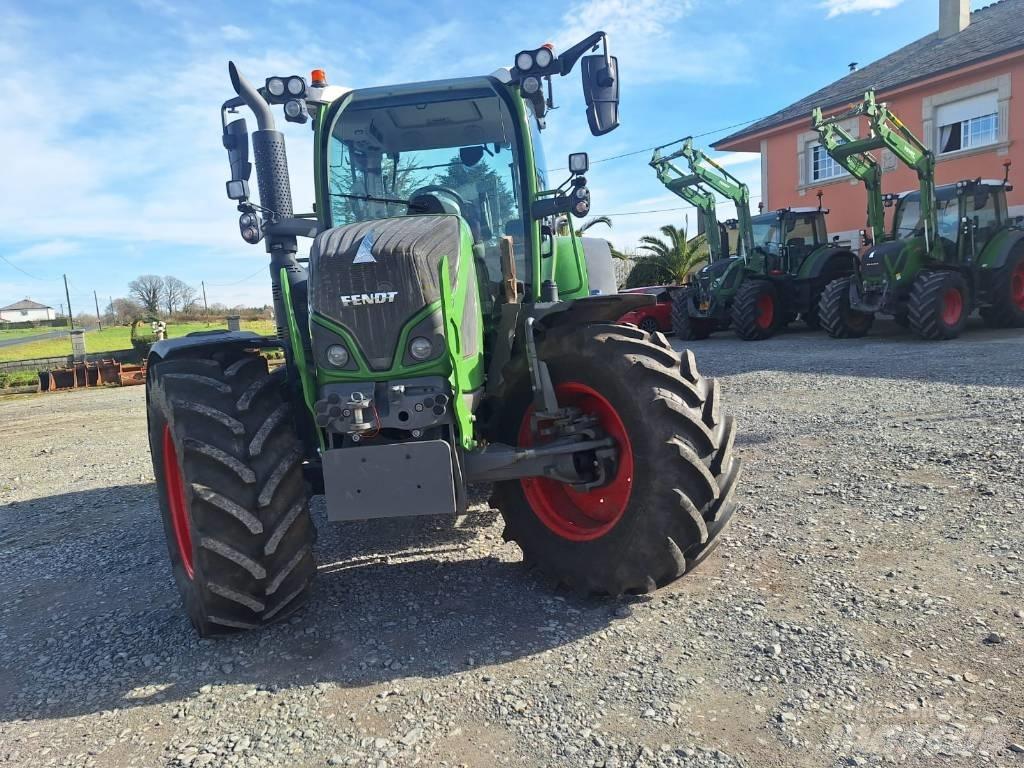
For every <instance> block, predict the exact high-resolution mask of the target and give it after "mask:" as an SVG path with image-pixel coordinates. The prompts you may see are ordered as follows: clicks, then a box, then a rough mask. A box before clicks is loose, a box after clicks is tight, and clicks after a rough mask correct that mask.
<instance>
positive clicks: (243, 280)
mask: <svg viewBox="0 0 1024 768" xmlns="http://www.w3.org/2000/svg"><path fill="white" fill-rule="evenodd" d="M266 270H267V265H265V264H264V265H263V266H262V267H260V268H259V269H257V270H256V271H255V272H253V273H252V274H251V275H249V276H248V277H243V278H242V279H241V280H233V281H231V282H230V283H207V285H213V286H217V287H218V288H223V287H224V286H226V285H238V284H239V283H244V282H245V281H246V280H252V279H253V278H254V277H256V275H259V274H261V273H263V272H266Z"/></svg>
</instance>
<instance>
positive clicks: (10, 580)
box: [0, 326, 1024, 768]
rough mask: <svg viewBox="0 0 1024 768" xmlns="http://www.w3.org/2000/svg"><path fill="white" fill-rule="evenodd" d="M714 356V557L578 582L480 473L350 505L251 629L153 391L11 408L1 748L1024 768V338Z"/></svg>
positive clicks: (819, 344) (235, 757)
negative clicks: (194, 571) (530, 565)
mask: <svg viewBox="0 0 1024 768" xmlns="http://www.w3.org/2000/svg"><path fill="white" fill-rule="evenodd" d="M696 352H697V355H698V361H699V362H700V364H701V367H702V369H703V370H704V371H705V372H706V373H711V374H714V375H717V376H720V377H721V380H722V384H723V388H724V397H725V407H726V408H727V409H729V410H731V411H732V412H733V413H735V414H736V415H737V417H738V418H739V419H740V429H741V437H740V438H739V441H738V444H739V448H740V450H741V453H742V455H743V457H744V459H745V461H746V476H745V481H744V483H743V485H742V490H741V491H740V499H741V502H742V506H741V508H740V510H739V512H737V515H736V518H735V523H734V525H733V526H732V528H731V529H730V530H729V531H728V532H727V534H726V538H725V542H724V544H723V546H722V547H720V548H719V550H718V551H717V552H716V553H715V555H714V556H713V557H711V558H710V559H709V560H708V562H707V563H705V565H704V566H703V567H702V568H701V569H699V570H698V571H696V572H695V573H693V574H691V575H690V576H688V577H686V578H685V579H683V580H681V581H679V582H677V583H676V584H675V585H672V586H671V587H669V588H666V589H663V590H661V591H659V592H657V593H655V594H654V595H651V596H647V597H643V598H631V599H626V600H621V601H611V600H585V599H579V598H576V597H573V596H571V595H568V594H564V593H560V592H558V591H555V590H553V589H551V587H550V585H547V584H544V583H541V582H540V581H538V580H537V579H535V578H534V577H533V576H531V575H530V574H528V573H525V572H524V570H523V569H522V568H521V566H520V564H519V552H518V550H517V549H516V548H515V547H514V546H512V545H508V544H504V543H503V542H502V540H501V536H500V532H501V527H500V524H499V523H498V522H497V521H496V519H495V517H494V514H493V512H490V511H488V510H487V509H486V503H485V502H483V501H482V499H484V498H485V494H484V493H481V494H480V496H479V498H480V499H481V501H480V502H479V503H478V504H477V505H476V506H475V507H474V511H473V513H472V514H470V515H468V516H466V517H463V518H459V519H457V520H453V519H445V518H420V519H411V520H406V521H382V522H372V523H365V524H364V523H354V524H347V525H334V526H327V525H322V526H321V527H320V538H319V540H318V543H317V556H318V562H319V563H320V571H321V573H320V578H319V580H318V583H317V586H316V588H315V594H314V598H313V601H312V603H311V605H310V606H309V607H308V608H306V609H305V610H304V611H303V612H301V613H300V614H299V615H298V616H296V617H294V618H293V619H292V620H291V621H290V622H289V623H287V624H283V625H280V626H276V627H273V628H271V629H269V630H267V631H263V632H260V633H256V634H249V635H245V636H241V637H237V638H232V639H229V640H222V641H200V640H198V639H197V638H196V637H195V635H194V634H193V632H192V630H191V628H190V627H189V625H188V624H187V621H186V619H185V618H184V617H183V614H182V613H181V611H180V610H179V606H178V596H177V593H176V592H175V589H174V586H173V583H172V581H171V577H170V570H169V568H168V564H167V554H166V549H165V545H164V542H163V536H162V532H161V530H160V525H159V521H158V517H157V508H156V502H155V498H154V486H153V482H152V471H151V468H150V465H149V456H148V450H147V446H146V440H145V411H144V392H143V390H142V388H139V387H136V388H126V389H120V390H117V389H114V390H103V391H90V392H72V393H66V394H57V395H46V396H30V397H19V398H10V399H7V400H4V401H0V446H2V449H0V574H2V575H0V764H2V765H11V766H33V768H35V767H37V766H118V767H120V766H175V767H182V766H192V767H193V768H198V767H199V766H221V765H224V766H265V765H281V766H334V765H358V766H364V765H365V766H382V767H386V766H405V765H417V764H419V765H424V766H456V765H464V766H493V765H523V766H605V767H606V768H611V767H612V766H622V767H625V766H779V767H780V768H782V767H783V766H784V767H785V768H794V767H796V766H815V767H817V766H831V765H887V764H902V765H908V766H929V767H930V766H936V765H941V766H978V765H1021V766H1024V746H1022V745H1024V720H1022V717H1024V693H1022V685H1021V683H1022V678H1021V669H1022V668H1024V654H1022V648H1024V590H1022V569H1024V563H1022V560H1021V558H1022V551H1024V547H1022V539H1024V534H1022V526H1021V523H1022V513H1024V482H1022V480H1021V477H1022V475H1024V456H1022V450H1021V444H1022V439H1024V438H1022V436H1024V334H1021V333H1019V332H1008V331H1007V332H1003V331H1000V332H990V331H984V330H982V329H979V328H972V329H971V331H969V332H968V333H967V334H966V335H965V336H964V337H963V338H962V339H960V340H958V341H954V342H944V343H923V342H918V341H914V340H911V339H910V338H909V337H907V336H906V335H904V334H903V333H902V332H901V331H899V329H897V328H895V326H883V327H882V328H880V329H879V333H878V334H877V335H876V336H875V337H872V338H870V339H867V340H864V341H850V342H840V341H832V340H829V339H827V338H825V337H823V336H820V335H814V334H809V333H788V334H786V335H784V336H782V337H779V338H776V339H773V340H771V341H768V342H762V343H744V342H739V341H737V340H735V339H733V338H732V337H730V336H727V335H719V336H718V337H715V338H713V339H711V340H709V341H707V342H701V343H698V344H697V346H696ZM314 511H315V514H316V516H317V518H318V520H320V521H322V519H323V512H322V507H321V506H320V505H316V506H315V507H314Z"/></svg>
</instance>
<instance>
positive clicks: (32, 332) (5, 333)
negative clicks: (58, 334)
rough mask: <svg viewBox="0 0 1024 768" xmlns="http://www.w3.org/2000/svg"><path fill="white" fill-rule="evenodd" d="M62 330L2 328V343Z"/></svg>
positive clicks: (0, 331) (0, 337)
mask: <svg viewBox="0 0 1024 768" xmlns="http://www.w3.org/2000/svg"><path fill="white" fill-rule="evenodd" d="M59 330H61V329H60V328H49V327H46V326H43V327H41V328H9V329H4V328H0V341H7V340H8V339H20V338H22V337H23V336H39V335H41V334H44V333H50V331H59Z"/></svg>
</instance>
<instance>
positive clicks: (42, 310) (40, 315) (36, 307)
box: [0, 299, 56, 323]
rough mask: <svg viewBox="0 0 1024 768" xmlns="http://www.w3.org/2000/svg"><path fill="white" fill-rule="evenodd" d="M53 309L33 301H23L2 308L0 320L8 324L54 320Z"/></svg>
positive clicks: (0, 309) (0, 308)
mask: <svg viewBox="0 0 1024 768" xmlns="http://www.w3.org/2000/svg"><path fill="white" fill-rule="evenodd" d="M55 318H56V313H55V312H54V311H53V307H48V306H46V305H45V304H40V303H39V302H38V301H32V299H22V300H21V301H16V302H14V303H13V304H9V305H8V306H6V307H0V320H2V321H4V322H7V323H28V322H35V321H37V320H54V319H55Z"/></svg>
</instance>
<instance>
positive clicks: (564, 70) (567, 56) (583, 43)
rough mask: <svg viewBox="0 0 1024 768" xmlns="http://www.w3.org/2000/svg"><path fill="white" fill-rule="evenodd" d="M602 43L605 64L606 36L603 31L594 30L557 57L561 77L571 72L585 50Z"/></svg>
mask: <svg viewBox="0 0 1024 768" xmlns="http://www.w3.org/2000/svg"><path fill="white" fill-rule="evenodd" d="M602 42H603V43H604V58H605V64H606V65H607V63H608V36H607V35H605V33H604V32H595V33H594V34H592V35H590V36H589V37H587V38H585V39H583V40H580V42H578V43H576V45H574V46H573V47H572V48H570V49H569V50H567V51H566V52H565V53H563V54H562V55H561V56H559V57H558V62H559V64H560V65H561V74H562V76H563V77H565V76H566V75H568V74H569V73H570V72H572V68H573V67H575V66H576V62H577V61H579V60H580V58H581V57H582V56H583V54H585V53H586V52H587V51H590V50H593V49H594V48H597V46H598V44H600V43H602Z"/></svg>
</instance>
